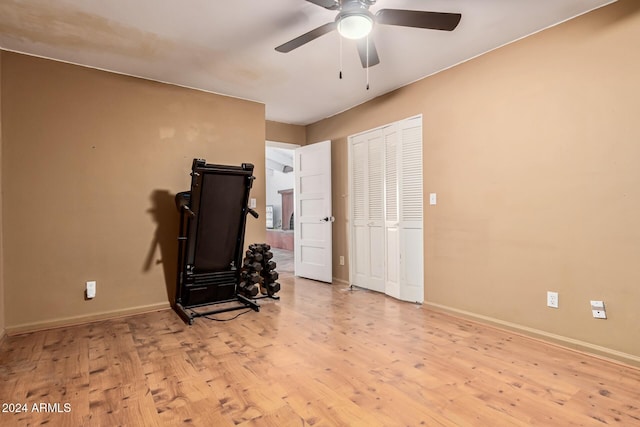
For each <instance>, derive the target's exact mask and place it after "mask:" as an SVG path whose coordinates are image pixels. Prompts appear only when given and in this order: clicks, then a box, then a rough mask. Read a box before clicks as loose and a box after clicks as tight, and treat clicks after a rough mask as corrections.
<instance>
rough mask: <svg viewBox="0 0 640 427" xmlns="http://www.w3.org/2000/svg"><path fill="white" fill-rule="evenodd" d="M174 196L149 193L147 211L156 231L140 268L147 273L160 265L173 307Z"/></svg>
mask: <svg viewBox="0 0 640 427" xmlns="http://www.w3.org/2000/svg"><path fill="white" fill-rule="evenodd" d="M174 198H175V194H172V193H170V192H169V191H168V190H154V191H153V192H152V193H151V196H150V200H151V208H150V209H149V210H148V211H147V212H149V213H150V214H151V217H152V218H153V221H154V222H155V223H156V231H155V233H154V235H153V240H152V242H151V246H150V247H149V251H148V253H147V257H146V258H145V261H144V265H143V267H142V271H143V272H145V273H146V272H149V271H151V269H152V268H153V266H154V265H158V264H162V269H163V272H164V281H165V285H166V289H167V298H168V300H169V302H170V303H171V306H173V305H174V303H175V299H176V277H177V274H178V232H179V227H180V216H179V214H178V210H177V209H176V204H175V201H174Z"/></svg>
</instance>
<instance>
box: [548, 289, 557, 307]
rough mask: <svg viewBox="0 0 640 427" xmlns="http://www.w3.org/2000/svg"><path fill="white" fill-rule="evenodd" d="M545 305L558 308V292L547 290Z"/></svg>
mask: <svg viewBox="0 0 640 427" xmlns="http://www.w3.org/2000/svg"><path fill="white" fill-rule="evenodd" d="M547 307H551V308H558V293H557V292H551V291H548V292H547Z"/></svg>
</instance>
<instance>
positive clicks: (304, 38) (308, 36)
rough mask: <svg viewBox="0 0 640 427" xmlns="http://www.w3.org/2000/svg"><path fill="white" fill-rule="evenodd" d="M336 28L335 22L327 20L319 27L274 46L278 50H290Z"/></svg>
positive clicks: (283, 51) (284, 51)
mask: <svg viewBox="0 0 640 427" xmlns="http://www.w3.org/2000/svg"><path fill="white" fill-rule="evenodd" d="M335 28H336V23H335V22H329V23H327V24H324V25H321V26H320V27H318V28H316V29H314V30H311V31H309V32H308V33H305V34H303V35H301V36H299V37H296V38H295V39H293V40H289V41H288V42H286V43H284V44H281V45H280V46H278V47H277V48H276V50H277V51H278V52H282V53H287V52H291V51H292V50H293V49H297V48H299V47H300V46H302V45H304V44H307V43H309V42H310V41H312V40H315V39H317V38H318V37H320V36H323V35H325V34H327V33H329V32H331V31H333V30H335Z"/></svg>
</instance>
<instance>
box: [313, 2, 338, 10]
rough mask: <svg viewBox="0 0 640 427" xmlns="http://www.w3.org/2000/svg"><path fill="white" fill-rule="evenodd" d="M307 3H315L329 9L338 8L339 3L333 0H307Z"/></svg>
mask: <svg viewBox="0 0 640 427" xmlns="http://www.w3.org/2000/svg"><path fill="white" fill-rule="evenodd" d="M307 1H308V2H309V3H313V4H317V5H318V6H320V7H324V8H325V9H329V10H337V9H340V3H339V2H337V1H335V0H307Z"/></svg>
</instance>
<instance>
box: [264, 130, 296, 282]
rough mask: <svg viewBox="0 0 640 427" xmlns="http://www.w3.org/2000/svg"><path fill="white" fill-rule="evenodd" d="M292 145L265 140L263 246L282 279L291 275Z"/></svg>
mask: <svg viewBox="0 0 640 427" xmlns="http://www.w3.org/2000/svg"><path fill="white" fill-rule="evenodd" d="M296 148H298V145H295V144H286V143H281V142H273V141H267V142H266V148H265V161H266V168H265V170H266V177H265V184H266V205H267V206H266V210H265V212H266V215H265V227H266V228H267V243H268V244H269V245H271V250H272V252H273V256H274V260H275V261H276V264H277V270H278V272H279V273H280V275H282V276H292V275H293V274H294V237H295V232H296V230H295V227H294V223H295V205H294V199H293V186H294V161H293V159H294V157H293V156H294V150H295V149H296Z"/></svg>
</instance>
